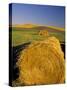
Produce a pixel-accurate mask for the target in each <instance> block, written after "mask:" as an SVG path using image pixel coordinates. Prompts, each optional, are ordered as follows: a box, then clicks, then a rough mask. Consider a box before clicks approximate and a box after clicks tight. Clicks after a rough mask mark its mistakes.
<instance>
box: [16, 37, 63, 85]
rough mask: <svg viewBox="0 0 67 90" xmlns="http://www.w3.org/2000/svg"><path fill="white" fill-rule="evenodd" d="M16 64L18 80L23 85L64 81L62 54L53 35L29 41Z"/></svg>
mask: <svg viewBox="0 0 67 90" xmlns="http://www.w3.org/2000/svg"><path fill="white" fill-rule="evenodd" d="M17 66H18V67H19V78H18V80H19V81H20V82H21V83H24V84H25V85H35V84H37V85H38V84H39V85H40V84H56V83H64V55H63V52H62V50H61V47H60V43H59V41H58V39H56V38H55V37H50V38H48V39H47V40H44V41H35V42H33V43H31V44H30V45H29V47H27V48H26V49H25V50H24V51H22V52H21V55H20V58H19V60H18V62H17Z"/></svg>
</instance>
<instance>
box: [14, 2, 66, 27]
mask: <svg viewBox="0 0 67 90" xmlns="http://www.w3.org/2000/svg"><path fill="white" fill-rule="evenodd" d="M12 24H40V25H48V26H57V27H63V28H64V26H65V7H63V6H48V5H33V4H15V3H14V4H12Z"/></svg>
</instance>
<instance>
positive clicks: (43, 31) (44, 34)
mask: <svg viewBox="0 0 67 90" xmlns="http://www.w3.org/2000/svg"><path fill="white" fill-rule="evenodd" d="M39 35H42V36H45V37H46V36H49V33H48V31H47V30H40V32H39Z"/></svg>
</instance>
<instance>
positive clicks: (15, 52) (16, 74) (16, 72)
mask: <svg viewBox="0 0 67 90" xmlns="http://www.w3.org/2000/svg"><path fill="white" fill-rule="evenodd" d="M29 44H30V42H29V43H25V44H22V45H19V46H16V47H12V53H13V54H12V57H13V59H12V64H13V66H12V67H11V68H12V71H13V77H12V80H16V79H17V78H18V77H19V69H18V67H16V62H17V60H18V58H19V55H20V52H21V50H23V49H25V48H26V47H27V46H28V45H29ZM61 48H62V50H63V52H64V58H65V43H61Z"/></svg>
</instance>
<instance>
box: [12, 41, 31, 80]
mask: <svg viewBox="0 0 67 90" xmlns="http://www.w3.org/2000/svg"><path fill="white" fill-rule="evenodd" d="M29 44H30V42H28V43H25V44H22V45H19V46H16V47H12V61H11V62H12V64H13V66H12V67H11V69H12V71H13V72H12V73H13V75H12V80H15V79H16V78H18V76H19V69H18V68H17V67H16V62H17V60H18V58H19V55H20V52H21V50H23V49H25V48H26V47H27V46H28V45H29Z"/></svg>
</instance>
